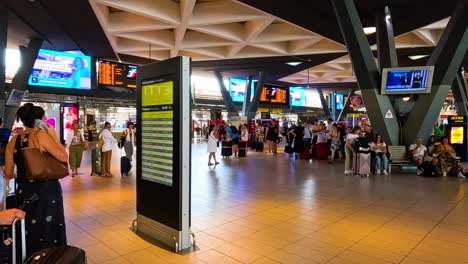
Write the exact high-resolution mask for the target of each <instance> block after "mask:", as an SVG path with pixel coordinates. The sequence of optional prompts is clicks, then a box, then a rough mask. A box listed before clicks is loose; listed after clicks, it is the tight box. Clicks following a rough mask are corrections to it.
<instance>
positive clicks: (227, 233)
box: [62, 145, 468, 264]
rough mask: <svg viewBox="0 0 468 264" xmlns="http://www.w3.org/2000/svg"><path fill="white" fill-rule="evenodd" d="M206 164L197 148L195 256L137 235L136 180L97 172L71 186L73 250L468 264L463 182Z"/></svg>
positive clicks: (283, 162) (142, 259) (218, 259)
mask: <svg viewBox="0 0 468 264" xmlns="http://www.w3.org/2000/svg"><path fill="white" fill-rule="evenodd" d="M117 153H118V151H117V150H116V151H115V152H114V164H115V165H114V166H113V171H114V172H115V174H116V175H117V172H118V170H119V166H118V158H119V157H118V156H119V155H116V154H117ZM206 156H207V155H206V147H205V145H194V151H193V162H192V164H193V165H195V164H196V166H193V174H192V175H193V180H192V182H193V186H192V193H193V194H192V208H193V209H192V220H193V221H192V222H193V227H192V229H193V231H194V232H195V233H196V237H197V242H198V246H199V248H200V249H199V250H198V251H196V252H195V253H192V254H189V255H184V256H182V255H177V254H174V253H171V252H168V251H166V250H163V249H160V248H158V247H155V246H153V245H151V244H149V243H147V242H145V241H143V240H142V239H140V238H139V237H137V236H136V235H135V234H133V233H132V232H131V231H130V229H129V226H130V223H131V221H132V220H133V219H134V217H135V177H134V175H133V176H130V177H125V178H121V177H120V176H118V177H117V176H116V177H114V178H99V177H90V176H89V174H88V173H87V172H88V171H89V169H88V167H89V166H88V167H85V168H83V169H82V172H85V171H86V173H83V174H81V176H79V177H75V178H66V179H64V180H62V186H63V189H64V196H65V208H66V218H67V231H68V239H69V242H70V244H73V245H76V246H79V247H82V248H84V249H85V250H86V251H87V253H88V256H89V263H92V264H93V263H113V264H124V263H216V264H218V263H223V264H224V263H256V264H260V263H261V264H267V263H292V264H299V263H334V264H348V263H373V264H378V263H382V264H383V263H404V264H423V263H444V264H455V263H468V198H466V195H465V193H466V192H467V190H468V188H467V183H466V182H465V181H464V180H458V179H455V178H420V177H417V176H413V175H410V174H394V175H392V176H391V177H390V176H376V177H371V178H359V177H349V176H344V175H343V173H342V172H343V164H342V163H341V164H335V165H329V164H327V162H326V161H311V162H308V161H304V160H297V161H295V160H290V159H289V157H287V156H286V155H284V154H282V153H281V154H278V155H276V156H273V155H271V154H264V153H262V154H259V153H249V157H248V158H243V159H237V158H230V159H227V160H223V161H222V162H221V164H220V165H218V166H217V167H211V168H209V167H208V166H206V165H205V164H206V163H207V161H206ZM84 160H85V161H88V160H89V157H88V156H85V157H84Z"/></svg>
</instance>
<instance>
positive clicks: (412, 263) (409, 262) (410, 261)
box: [400, 258, 429, 264]
mask: <svg viewBox="0 0 468 264" xmlns="http://www.w3.org/2000/svg"><path fill="white" fill-rule="evenodd" d="M400 263H401V264H429V262H425V261H422V260H418V259H414V258H405V259H404V260H403V261H402V262H400Z"/></svg>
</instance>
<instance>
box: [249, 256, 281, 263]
mask: <svg viewBox="0 0 468 264" xmlns="http://www.w3.org/2000/svg"><path fill="white" fill-rule="evenodd" d="M253 264H279V262H278V261H274V260H272V259H269V258H266V257H263V258H261V259H259V260H256V261H255V262H253Z"/></svg>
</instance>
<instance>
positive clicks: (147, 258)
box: [124, 249, 167, 264]
mask: <svg viewBox="0 0 468 264" xmlns="http://www.w3.org/2000/svg"><path fill="white" fill-rule="evenodd" d="M124 257H125V258H126V259H127V260H128V261H129V262H130V263H133V264H142V263H151V264H167V262H166V261H164V260H163V259H162V258H160V257H158V256H156V255H154V254H152V253H151V252H149V251H148V250H146V249H143V250H139V251H135V252H133V253H130V254H126V255H124Z"/></svg>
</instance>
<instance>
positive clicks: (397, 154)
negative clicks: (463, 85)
mask: <svg viewBox="0 0 468 264" xmlns="http://www.w3.org/2000/svg"><path fill="white" fill-rule="evenodd" d="M388 152H389V153H390V160H389V161H388V174H391V173H392V166H400V167H401V166H410V165H411V166H417V164H416V162H414V161H412V160H410V159H409V155H408V153H407V151H406V147H405V146H388Z"/></svg>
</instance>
